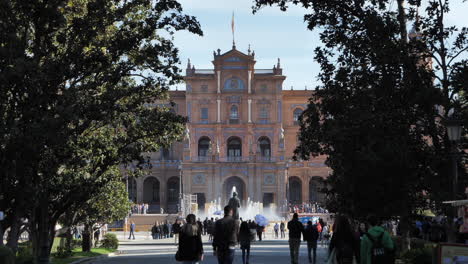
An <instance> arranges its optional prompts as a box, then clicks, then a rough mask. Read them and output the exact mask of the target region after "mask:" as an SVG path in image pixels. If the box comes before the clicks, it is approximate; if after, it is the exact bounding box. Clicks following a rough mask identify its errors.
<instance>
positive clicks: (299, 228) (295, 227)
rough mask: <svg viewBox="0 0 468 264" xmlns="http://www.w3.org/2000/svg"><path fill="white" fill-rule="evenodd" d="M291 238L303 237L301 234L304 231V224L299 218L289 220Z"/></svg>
mask: <svg viewBox="0 0 468 264" xmlns="http://www.w3.org/2000/svg"><path fill="white" fill-rule="evenodd" d="M288 230H289V238H290V239H291V238H292V239H301V234H302V233H303V232H304V225H302V223H301V222H299V220H296V219H293V220H291V221H289V222H288Z"/></svg>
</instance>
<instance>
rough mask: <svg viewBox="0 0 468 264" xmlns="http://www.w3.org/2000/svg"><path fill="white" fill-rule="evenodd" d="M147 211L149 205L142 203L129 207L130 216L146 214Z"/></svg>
mask: <svg viewBox="0 0 468 264" xmlns="http://www.w3.org/2000/svg"><path fill="white" fill-rule="evenodd" d="M148 209H149V204H147V203H142V204H132V206H131V207H130V215H131V214H147V213H148Z"/></svg>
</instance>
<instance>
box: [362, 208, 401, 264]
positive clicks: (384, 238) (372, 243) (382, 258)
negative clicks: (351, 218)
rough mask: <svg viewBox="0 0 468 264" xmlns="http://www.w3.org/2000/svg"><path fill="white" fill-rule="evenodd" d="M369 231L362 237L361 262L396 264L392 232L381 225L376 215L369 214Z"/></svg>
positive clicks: (364, 263) (365, 263)
mask: <svg viewBox="0 0 468 264" xmlns="http://www.w3.org/2000/svg"><path fill="white" fill-rule="evenodd" d="M367 221H368V224H369V231H367V233H366V234H365V235H364V236H362V239H361V263H360V264H394V263H395V254H394V252H395V245H394V243H393V240H392V238H391V237H390V234H389V233H388V232H387V231H385V229H384V228H383V227H381V226H379V225H378V224H379V222H378V219H377V217H376V216H369V217H368V219H367Z"/></svg>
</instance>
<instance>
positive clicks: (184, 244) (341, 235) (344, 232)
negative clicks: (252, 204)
mask: <svg viewBox="0 0 468 264" xmlns="http://www.w3.org/2000/svg"><path fill="white" fill-rule="evenodd" d="M224 214H225V216H224V217H223V218H221V219H218V220H216V219H205V221H203V222H201V221H200V219H198V221H197V220H196V218H195V215H193V214H190V215H188V216H187V218H186V223H185V224H183V225H182V226H181V227H180V229H179V238H180V239H179V243H178V251H177V254H176V260H177V261H181V262H183V263H192V264H193V263H195V264H196V263H199V262H200V261H202V260H203V258H204V257H203V254H204V249H203V244H202V240H201V237H202V235H203V234H208V235H210V236H211V237H212V246H213V252H214V254H215V256H216V257H217V259H218V263H220V264H231V263H233V261H234V256H235V250H236V247H237V245H239V246H240V250H241V251H242V263H243V264H247V263H249V259H250V250H251V243H252V241H254V239H255V236H257V239H258V240H259V241H261V239H262V234H263V233H264V227H261V226H259V225H257V226H254V224H255V222H254V221H243V220H242V219H239V220H236V219H235V218H233V210H232V208H230V207H229V206H226V207H225V208H224ZM239 223H240V224H239ZM210 225H212V226H211V227H210ZM254 227H255V228H254ZM286 228H287V230H288V231H289V248H290V255H291V263H292V264H297V263H298V259H299V248H300V245H301V242H302V241H305V242H306V244H307V252H308V259H309V263H314V264H315V263H317V262H316V261H317V244H318V242H319V241H328V242H327V243H329V247H328V255H329V262H328V263H339V264H353V263H359V264H374V263H379V264H385V263H393V262H392V261H394V254H393V253H392V252H394V248H395V245H394V244H393V240H392V239H391V236H390V233H389V232H387V230H386V228H384V227H382V226H380V225H379V222H378V219H377V218H376V217H374V216H369V217H368V219H367V221H365V222H362V223H355V222H351V221H350V220H349V219H348V218H347V217H345V216H338V217H336V219H335V223H334V225H333V226H330V225H328V224H327V223H326V222H324V221H323V220H322V219H319V220H318V221H316V222H315V223H312V222H311V221H309V222H308V223H307V224H305V225H304V224H302V223H301V222H300V221H299V216H298V214H297V213H294V215H293V219H292V220H291V221H289V222H288V223H287V224H285V223H284V222H282V223H275V224H274V227H273V230H274V237H275V238H279V237H284V235H285V232H284V230H285V229H286ZM211 231H212V233H211ZM331 234H332V235H331ZM330 260H331V262H330Z"/></svg>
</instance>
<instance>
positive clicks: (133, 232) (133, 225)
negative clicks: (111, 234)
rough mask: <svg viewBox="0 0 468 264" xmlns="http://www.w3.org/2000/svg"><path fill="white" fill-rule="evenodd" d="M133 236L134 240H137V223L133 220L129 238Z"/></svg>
mask: <svg viewBox="0 0 468 264" xmlns="http://www.w3.org/2000/svg"><path fill="white" fill-rule="evenodd" d="M132 236H133V240H135V223H134V222H133V221H132V222H130V235H129V236H128V239H131V237H132Z"/></svg>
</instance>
